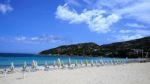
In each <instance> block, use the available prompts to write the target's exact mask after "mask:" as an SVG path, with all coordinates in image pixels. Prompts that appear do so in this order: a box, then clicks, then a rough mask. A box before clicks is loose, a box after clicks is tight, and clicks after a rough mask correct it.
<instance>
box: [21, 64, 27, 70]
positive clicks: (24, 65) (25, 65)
mask: <svg viewBox="0 0 150 84" xmlns="http://www.w3.org/2000/svg"><path fill="white" fill-rule="evenodd" d="M26 68H27V63H26V62H24V64H23V67H22V71H26Z"/></svg>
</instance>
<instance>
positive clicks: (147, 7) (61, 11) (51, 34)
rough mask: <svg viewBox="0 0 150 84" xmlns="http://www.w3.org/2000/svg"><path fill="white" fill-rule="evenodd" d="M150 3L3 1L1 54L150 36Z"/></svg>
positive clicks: (145, 0) (127, 0)
mask: <svg viewBox="0 0 150 84" xmlns="http://www.w3.org/2000/svg"><path fill="white" fill-rule="evenodd" d="M149 27H150V1H149V0H0V52H11V53H38V52H39V51H41V50H45V49H49V48H53V47H57V46H59V45H64V44H65V45H68V44H74V43H82V42H95V43H97V44H99V45H101V44H108V43H112V42H118V41H127V40H132V39H137V38H142V37H145V36H150V28H149Z"/></svg>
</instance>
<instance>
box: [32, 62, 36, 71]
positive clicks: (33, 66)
mask: <svg viewBox="0 0 150 84" xmlns="http://www.w3.org/2000/svg"><path fill="white" fill-rule="evenodd" d="M35 68H36V62H35V61H34V60H33V61H32V69H35Z"/></svg>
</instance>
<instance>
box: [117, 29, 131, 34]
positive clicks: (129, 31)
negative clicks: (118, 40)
mask: <svg viewBox="0 0 150 84" xmlns="http://www.w3.org/2000/svg"><path fill="white" fill-rule="evenodd" d="M119 32H120V33H123V34H124V33H131V32H133V31H132V30H120V31H119Z"/></svg>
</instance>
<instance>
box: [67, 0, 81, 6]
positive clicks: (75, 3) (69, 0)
mask: <svg viewBox="0 0 150 84" xmlns="http://www.w3.org/2000/svg"><path fill="white" fill-rule="evenodd" d="M66 3H68V4H71V5H75V6H80V3H79V2H78V1H77V0H66Z"/></svg>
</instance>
